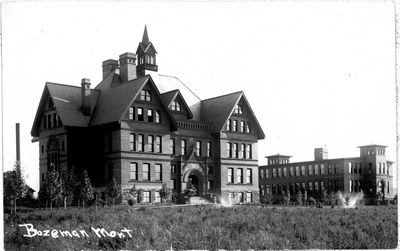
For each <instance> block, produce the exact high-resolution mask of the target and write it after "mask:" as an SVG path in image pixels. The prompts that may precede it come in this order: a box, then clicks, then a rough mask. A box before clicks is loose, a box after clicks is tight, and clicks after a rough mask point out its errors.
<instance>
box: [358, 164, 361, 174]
mask: <svg viewBox="0 0 400 251" xmlns="http://www.w3.org/2000/svg"><path fill="white" fill-rule="evenodd" d="M358 173H359V174H362V163H358Z"/></svg>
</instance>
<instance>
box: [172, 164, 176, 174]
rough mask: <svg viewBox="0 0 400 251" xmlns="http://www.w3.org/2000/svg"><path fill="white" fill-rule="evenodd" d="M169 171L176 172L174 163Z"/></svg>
mask: <svg viewBox="0 0 400 251" xmlns="http://www.w3.org/2000/svg"><path fill="white" fill-rule="evenodd" d="M171 173H176V165H171Z"/></svg>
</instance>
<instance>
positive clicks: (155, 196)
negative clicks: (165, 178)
mask: <svg viewBox="0 0 400 251" xmlns="http://www.w3.org/2000/svg"><path fill="white" fill-rule="evenodd" d="M154 202H156V203H157V202H161V196H160V192H158V191H155V192H154Z"/></svg>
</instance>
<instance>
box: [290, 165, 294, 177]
mask: <svg viewBox="0 0 400 251" xmlns="http://www.w3.org/2000/svg"><path fill="white" fill-rule="evenodd" d="M293 176H294V167H293V166H291V167H290V177H293Z"/></svg>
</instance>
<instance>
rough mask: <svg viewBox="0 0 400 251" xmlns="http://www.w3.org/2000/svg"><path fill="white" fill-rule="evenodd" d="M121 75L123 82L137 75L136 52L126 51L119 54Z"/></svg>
mask: <svg viewBox="0 0 400 251" xmlns="http://www.w3.org/2000/svg"><path fill="white" fill-rule="evenodd" d="M119 75H120V76H121V80H122V82H123V83H125V82H128V81H130V80H132V79H135V78H136V77H137V75H136V54H134V53H131V52H126V53H124V54H122V55H120V56H119Z"/></svg>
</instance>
